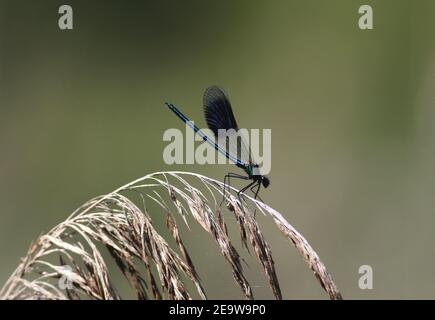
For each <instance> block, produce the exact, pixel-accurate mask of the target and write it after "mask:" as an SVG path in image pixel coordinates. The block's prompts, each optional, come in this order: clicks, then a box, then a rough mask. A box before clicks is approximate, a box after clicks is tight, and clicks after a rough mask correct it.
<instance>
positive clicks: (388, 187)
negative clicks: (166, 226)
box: [0, 0, 435, 299]
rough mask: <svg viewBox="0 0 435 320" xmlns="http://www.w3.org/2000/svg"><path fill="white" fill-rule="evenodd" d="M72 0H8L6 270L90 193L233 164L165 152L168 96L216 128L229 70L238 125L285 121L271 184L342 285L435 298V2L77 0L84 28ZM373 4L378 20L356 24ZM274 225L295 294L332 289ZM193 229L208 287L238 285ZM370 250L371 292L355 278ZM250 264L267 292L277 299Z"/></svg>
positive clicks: (2, 0)
mask: <svg viewBox="0 0 435 320" xmlns="http://www.w3.org/2000/svg"><path fill="white" fill-rule="evenodd" d="M61 4H65V3H64V1H62V2H61V1H20V0H18V1H17V0H14V1H12V0H0V285H2V284H3V283H4V282H5V281H6V279H7V278H8V276H9V275H10V274H11V272H12V271H13V270H14V268H15V267H16V266H17V264H18V263H19V259H20V257H22V256H23V255H24V254H25V252H26V250H27V248H28V246H29V244H30V242H31V241H32V239H34V238H35V237H37V236H38V235H39V234H40V233H42V232H44V231H48V230H49V229H50V228H51V227H52V226H54V225H55V224H57V223H59V222H60V221H62V220H63V219H65V218H66V217H67V216H68V214H69V213H70V212H72V211H73V210H74V209H75V208H76V207H78V206H79V205H80V204H82V203H83V202H85V201H86V200H88V199H90V198H91V197H94V196H96V195H100V194H103V193H107V192H110V191H112V190H114V189H115V188H116V187H118V186H121V185H123V184H125V183H127V182H129V181H131V180H133V179H135V178H137V177H140V176H143V175H145V174H147V173H150V172H154V171H161V170H193V171H196V172H199V173H203V174H206V175H209V176H211V177H214V178H217V179H221V178H222V177H223V175H224V173H225V172H226V171H228V170H230V169H234V168H231V167H230V166H229V165H227V166H213V165H206V166H167V165H165V164H164V163H163V160H162V151H163V148H164V146H165V143H164V142H163V141H162V135H163V132H164V130H166V129H167V128H172V127H175V128H183V126H182V123H181V122H180V121H179V120H178V119H177V118H175V117H174V115H173V114H170V113H169V111H168V110H167V109H166V108H165V107H164V105H163V102H164V101H167V100H169V101H171V102H174V103H176V104H177V105H179V106H180V107H181V108H182V110H183V111H184V112H185V113H186V114H187V115H189V116H190V117H191V118H192V119H195V120H196V122H197V123H198V124H199V125H200V126H204V125H205V122H204V120H203V114H202V106H201V102H202V93H203V90H204V88H205V87H207V86H209V85H211V84H219V85H221V86H223V87H225V88H226V90H227V92H228V93H229V95H230V97H231V100H232V104H233V108H234V112H235V115H236V117H237V119H238V122H239V124H240V126H241V127H247V128H271V129H272V171H271V174H270V177H271V181H272V184H271V186H270V187H269V188H268V189H267V190H263V192H262V197H263V199H264V200H265V201H266V202H268V203H269V204H270V205H272V206H273V207H274V208H276V209H277V210H279V211H280V212H282V213H283V214H284V216H285V217H286V218H287V219H288V220H289V221H290V222H291V223H292V224H293V225H294V226H295V227H296V228H297V229H298V230H300V231H301V232H302V234H304V235H305V236H306V237H307V239H308V240H309V241H310V243H311V244H312V246H313V247H314V248H315V249H316V250H317V252H318V253H319V255H320V257H321V258H322V260H323V261H324V262H325V264H326V266H327V267H328V269H329V271H330V272H331V273H332V275H333V278H334V280H335V282H336V284H337V285H338V287H339V288H340V289H341V291H342V293H343V295H344V297H345V298H354V299H366V298H374V299H380V298H409V299H414V298H434V297H435V275H434V269H435V254H434V250H433V245H434V243H435V234H434V232H433V230H434V225H435V214H434V213H435V212H434V208H435V196H434V195H435V192H434V191H435V173H434V172H435V171H434V168H433V166H434V163H435V143H434V138H435V127H434V125H433V123H434V120H435V109H434V106H435V103H434V102H435V101H434V98H435V91H434V87H433V86H434V83H433V82H434V79H435V47H434V43H435V34H434V30H435V2H434V1H432V0H418V1H411V0H410V1H405V0H400V1H398V0H382V1H368V0H364V1H355V0H340V1H338V0H330V1H313V0H311V1H307V0H304V1H302V0H300V1H290V0H285V1H284V0H282V1H274V2H273V3H272V2H267V1H263V2H255V3H254V2H252V1H248V0H242V1H200V0H197V1H190V0H188V1H166V0H165V1H77V0H72V1H68V4H70V5H71V6H72V7H73V10H74V30H73V31H61V30H59V28H58V25H57V21H58V17H59V14H58V13H57V11H58V8H59V6H60V5H61ZM363 4H370V5H372V7H373V10H374V30H371V31H362V30H360V29H359V28H358V24H357V22H358V18H359V15H358V8H359V6H360V5H363ZM265 228H266V229H265V233H266V237H267V239H268V240H269V242H270V244H271V247H272V250H273V253H274V258H275V260H276V266H277V271H278V276H279V278H280V280H281V286H282V290H283V293H284V296H285V298H290V299H301V298H314V299H323V298H326V295H325V294H324V292H323V291H322V290H321V288H320V286H319V284H318V283H317V281H316V280H315V279H314V277H313V275H312V273H311V272H310V271H309V270H308V268H307V267H306V265H305V264H304V262H303V261H302V260H301V259H300V257H299V256H298V255H297V253H296V251H295V250H294V249H293V248H292V247H289V245H288V243H287V242H286V241H284V240H283V238H282V236H281V235H280V234H279V233H278V232H276V231H275V229H274V227H273V225H271V224H270V225H268V224H267V223H266V224H265ZM195 230H198V233H197V234H195V235H192V237H194V238H193V239H195V241H192V242H193V245H194V248H196V249H195V250H196V251H197V252H200V254H196V255H195V259H196V261H197V262H198V263H203V265H204V266H205V268H202V269H200V270H199V273H200V276H201V277H202V278H203V279H206V281H207V283H208V285H209V286H210V287H212V288H213V289H211V290H209V292H210V296H211V297H214V298H238V297H240V294H239V293H238V291H237V289H235V288H236V287H235V285H234V284H233V283H232V279H231V275H230V274H229V273H228V272H227V271H228V270H227V269H225V268H227V267H226V266H225V261H223V259H222V258H220V257H218V256H217V255H216V254H217V251H215V252H214V253H213V251H210V250H215V247H214V246H213V244H212V243H211V241H210V240H205V239H208V236H206V235H205V233H201V232H200V228H197V229H195ZM236 239H237V238H236ZM207 241H209V242H207ZM195 245H196V247H195ZM204 246H205V247H204ZM254 261H255V260H254ZM365 264H368V265H370V266H372V268H373V271H374V288H373V290H360V289H359V287H358V279H359V276H360V275H359V274H358V268H359V267H360V266H361V265H365ZM251 268H252V269H254V271H252V274H253V277H254V279H250V281H251V282H253V284H254V285H255V284H256V283H257V284H258V285H257V286H255V287H254V290H255V291H254V292H255V294H256V297H257V298H272V295H271V293H270V290H269V288H268V287H267V282H266V281H265V280H264V279H263V278H264V276H262V275H261V273H260V272H257V273H255V268H256V266H255V265H252V266H251ZM257 274H258V279H256V278H255V277H256V276H255V275H257ZM261 277H263V278H261Z"/></svg>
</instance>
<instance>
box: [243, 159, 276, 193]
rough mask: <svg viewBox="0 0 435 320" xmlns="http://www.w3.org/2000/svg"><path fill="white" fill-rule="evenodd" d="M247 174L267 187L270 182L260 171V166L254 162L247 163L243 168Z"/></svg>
mask: <svg viewBox="0 0 435 320" xmlns="http://www.w3.org/2000/svg"><path fill="white" fill-rule="evenodd" d="M243 169H244V170H245V171H246V173H247V174H248V176H249V178H250V179H252V180H254V181H260V182H261V184H262V185H263V186H264V187H265V188H267V187H268V186H269V184H270V179H269V178H268V177H266V176H263V175H262V174H261V172H260V168H259V166H258V164H256V163H247V164H246V165H245V167H244V168H243Z"/></svg>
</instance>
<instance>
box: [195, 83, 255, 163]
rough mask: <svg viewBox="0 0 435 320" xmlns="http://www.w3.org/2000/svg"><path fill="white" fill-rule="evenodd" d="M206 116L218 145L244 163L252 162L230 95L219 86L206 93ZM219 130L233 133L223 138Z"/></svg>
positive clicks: (208, 89) (212, 87)
mask: <svg viewBox="0 0 435 320" xmlns="http://www.w3.org/2000/svg"><path fill="white" fill-rule="evenodd" d="M204 114H205V120H206V122H207V125H208V127H209V129H210V130H211V131H213V133H214V136H215V138H216V141H217V143H218V144H219V145H220V146H221V147H222V148H224V149H226V150H227V152H228V153H229V154H231V155H233V156H235V157H236V158H237V159H239V160H240V161H241V162H243V163H250V162H251V153H250V149H249V146H248V145H247V143H246V138H247V137H244V136H243V135H242V133H241V132H239V128H238V126H237V122H236V118H235V117H234V114H233V110H232V108H231V103H230V100H229V98H228V95H227V94H226V93H225V91H224V90H223V89H221V88H219V87H217V86H211V87H208V88H207V89H206V90H205V92H204ZM219 129H224V130H231V129H233V130H231V131H232V132H230V133H227V135H225V136H222V135H220V134H219Z"/></svg>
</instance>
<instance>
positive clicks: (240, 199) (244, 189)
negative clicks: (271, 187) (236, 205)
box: [237, 181, 258, 213]
mask: <svg viewBox="0 0 435 320" xmlns="http://www.w3.org/2000/svg"><path fill="white" fill-rule="evenodd" d="M256 183H258V181H253V182H251V183H250V184H248V185H247V186H246V187H244V188H243V189H241V190H240V191H239V192H237V197H238V198H239V202H240V208H241V209H242V211H243V213H245V210H244V209H243V205H242V197H241V196H240V194H241V193H243V192H245V191H246V190H248V189H249V188H251V187H252V186H254V185H255V184H256Z"/></svg>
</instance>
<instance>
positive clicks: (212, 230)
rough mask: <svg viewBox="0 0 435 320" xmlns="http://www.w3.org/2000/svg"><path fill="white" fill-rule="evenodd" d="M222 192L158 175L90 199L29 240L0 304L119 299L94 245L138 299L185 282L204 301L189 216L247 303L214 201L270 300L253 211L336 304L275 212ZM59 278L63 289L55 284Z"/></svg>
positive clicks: (188, 176) (267, 267)
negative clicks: (154, 209) (185, 235)
mask: <svg viewBox="0 0 435 320" xmlns="http://www.w3.org/2000/svg"><path fill="white" fill-rule="evenodd" d="M230 190H231V192H226V193H225V195H223V194H222V191H223V185H222V183H221V182H219V181H216V180H213V179H211V178H208V177H205V176H202V175H199V174H195V173H190V172H158V173H153V174H149V175H147V176H145V177H142V178H140V179H137V180H136V181H133V182H131V183H129V184H127V185H125V186H123V187H121V188H119V189H117V190H115V191H114V192H112V193H109V194H107V195H104V196H100V197H96V198H94V199H92V200H90V201H88V202H86V203H85V204H84V205H83V206H81V207H80V208H78V209H77V210H76V211H75V212H73V213H72V214H71V215H70V216H69V217H68V218H67V219H66V220H65V221H63V222H61V223H60V224H58V225H57V226H55V227H54V228H53V229H52V230H50V231H49V232H47V233H46V234H44V235H41V236H40V237H39V238H38V239H36V240H35V241H34V242H33V243H32V245H31V246H30V249H29V251H28V253H27V255H26V256H25V257H24V258H23V259H22V261H21V263H20V264H19V266H18V267H17V269H16V270H15V271H14V272H13V274H12V275H11V276H10V278H9V279H8V280H7V282H6V283H5V285H4V286H3V288H2V289H1V290H0V299H120V298H121V296H120V294H119V293H118V292H117V290H116V288H115V286H114V284H113V283H112V280H111V278H110V276H109V271H108V267H107V264H106V261H105V260H104V258H103V256H104V255H103V254H102V252H101V247H102V246H104V247H105V248H107V251H108V252H109V253H110V256H111V257H112V258H113V259H114V261H115V262H116V265H117V266H118V267H119V269H120V271H121V272H122V274H123V275H124V276H125V278H126V280H127V281H128V282H129V283H130V286H131V288H133V290H134V292H135V294H136V296H137V298H138V299H183V300H184V299H191V298H192V294H193V293H192V292H190V291H189V289H188V285H187V283H186V282H191V283H193V284H194V286H193V287H194V288H195V290H196V294H197V295H199V297H201V298H202V299H206V298H207V295H206V291H205V288H204V287H203V284H202V282H201V279H200V277H199V274H198V271H197V270H196V267H195V264H194V262H193V261H192V259H191V256H190V255H189V252H188V248H187V247H186V246H185V243H184V242H183V240H182V237H181V235H180V232H179V225H178V223H179V222H177V219H176V216H179V217H181V219H182V221H183V222H184V223H185V224H186V225H188V221H189V220H192V219H193V220H194V221H197V222H198V223H199V224H200V225H201V227H202V228H203V229H204V230H205V231H206V232H207V233H208V234H209V235H210V237H211V238H212V239H213V241H214V242H215V243H216V245H217V247H218V248H219V250H220V253H221V254H222V256H223V257H224V259H225V260H226V261H227V263H228V264H229V266H230V268H231V270H232V274H233V278H234V281H235V283H237V285H238V286H239V287H240V290H241V291H242V292H243V294H244V296H245V297H246V298H248V299H252V298H253V297H254V295H253V290H252V288H251V286H250V284H249V282H248V279H247V276H246V274H245V272H244V269H243V267H242V258H241V256H240V254H239V252H238V251H237V250H236V248H235V247H234V246H233V245H232V242H231V239H230V236H229V233H228V231H227V225H226V222H225V219H224V215H223V214H222V212H221V209H220V207H219V205H218V202H219V201H217V200H216V199H221V198H222V196H225V198H226V201H227V202H228V204H229V207H231V208H232V212H233V213H234V216H235V218H236V221H237V227H238V229H239V233H240V237H241V241H242V243H243V245H244V247H246V249H249V248H250V249H251V250H252V252H253V253H254V254H255V256H256V257H257V260H258V261H259V263H260V265H261V268H262V270H263V271H264V273H265V275H266V277H267V279H268V281H269V285H270V288H271V290H272V293H273V294H274V296H275V298H276V299H281V298H282V294H281V289H280V285H279V281H278V277H277V274H276V271H275V266H274V261H273V258H272V251H271V249H270V247H269V245H268V243H267V242H266V240H265V238H264V236H263V233H262V231H261V228H260V226H259V224H258V222H257V220H256V219H255V216H254V214H253V210H256V211H257V212H261V213H263V214H264V215H266V216H269V217H271V218H272V219H273V220H274V222H275V223H276V225H277V227H278V229H279V230H280V231H281V232H282V233H283V234H284V236H285V237H286V238H288V239H289V240H290V241H291V242H292V243H293V245H294V246H295V247H296V249H297V251H298V252H299V254H300V255H301V256H302V258H303V259H304V260H305V261H306V263H307V264H308V266H309V268H310V269H311V270H312V271H313V272H314V274H315V276H316V278H317V279H318V281H319V282H320V284H321V286H322V287H323V289H324V290H325V291H326V293H327V294H328V295H329V297H330V298H331V299H341V295H340V292H339V290H338V288H337V287H336V285H335V284H334V282H333V281H332V278H331V275H330V274H329V273H328V271H327V269H326V267H325V266H324V264H323V263H322V262H321V260H320V258H319V257H318V255H317V254H316V252H315V251H314V250H313V248H312V247H311V246H310V245H309V243H308V242H307V241H306V240H305V238H304V237H303V236H302V235H301V234H300V233H299V232H298V231H297V230H296V229H295V228H293V226H292V225H290V223H288V222H287V220H286V219H284V217H283V216H282V215H281V214H280V213H279V212H277V211H276V210H274V209H272V208H271V207H269V206H268V205H266V204H264V203H262V202H260V201H258V200H254V199H252V198H251V197H249V196H246V195H243V196H242V198H243V201H242V203H240V202H239V200H238V198H237V196H236V195H235V192H236V191H237V190H235V189H233V188H231V189H230ZM132 193H133V194H136V195H139V196H140V198H141V200H142V205H138V204H136V203H135V201H133V200H132V196H131V195H132ZM149 201H151V202H153V203H155V204H157V205H158V206H159V207H160V208H161V209H162V210H163V212H164V213H165V215H166V225H167V227H168V230H169V232H170V235H171V236H172V239H173V241H175V243H176V247H175V248H174V247H171V246H170V244H169V242H168V239H164V237H163V236H162V235H161V233H159V232H158V231H157V230H156V229H155V227H154V225H153V223H152V220H151V215H150V213H149V212H148V210H149V209H148V206H147V203H149ZM106 259H107V258H106ZM144 270H145V271H144ZM62 281H64V282H68V283H69V284H71V285H65V286H61V285H60V284H61V283H62Z"/></svg>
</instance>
